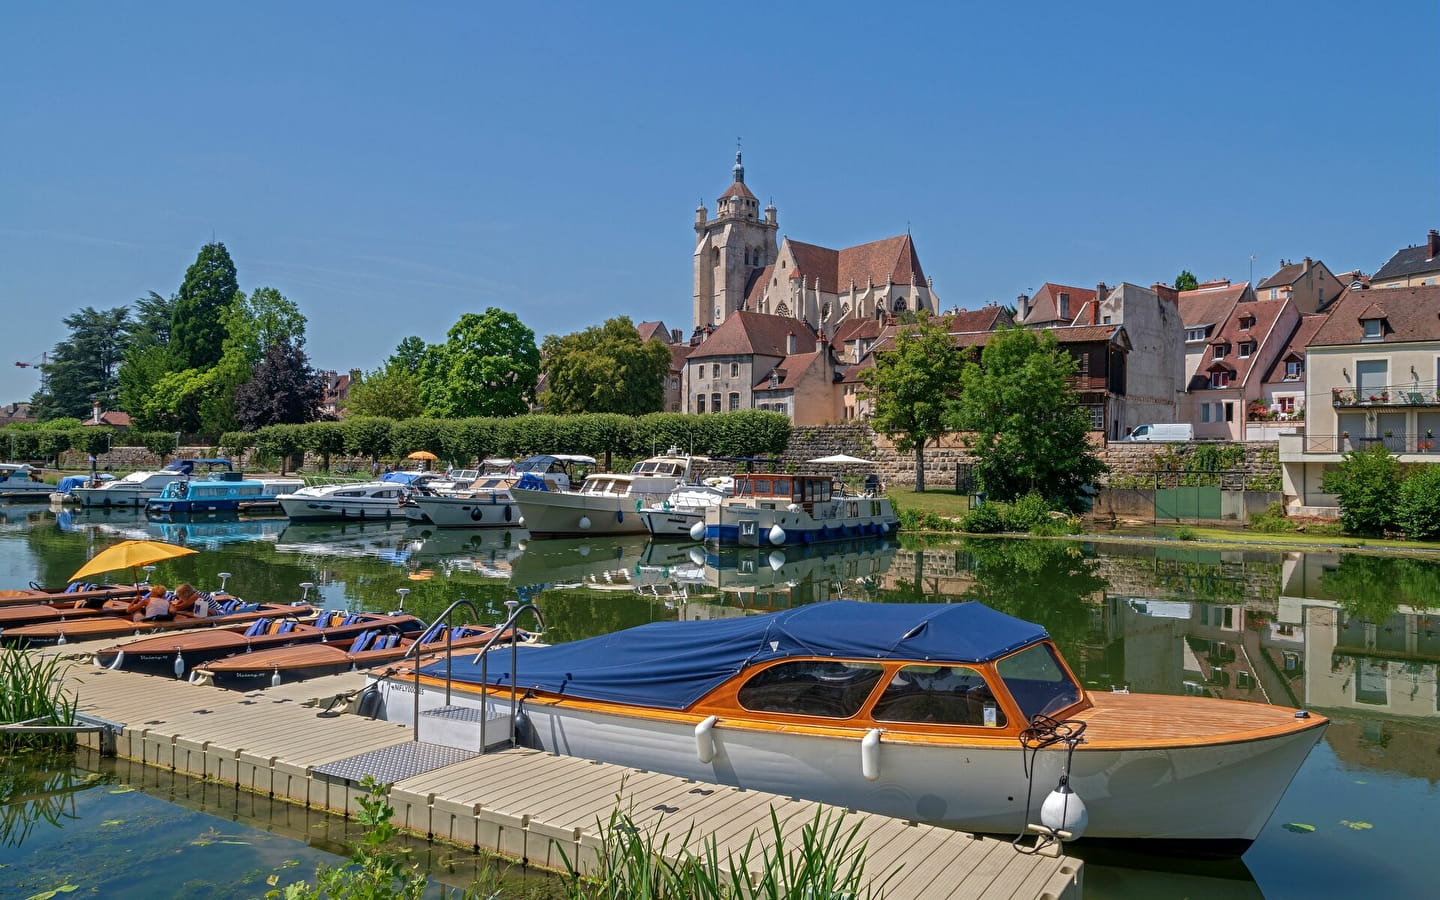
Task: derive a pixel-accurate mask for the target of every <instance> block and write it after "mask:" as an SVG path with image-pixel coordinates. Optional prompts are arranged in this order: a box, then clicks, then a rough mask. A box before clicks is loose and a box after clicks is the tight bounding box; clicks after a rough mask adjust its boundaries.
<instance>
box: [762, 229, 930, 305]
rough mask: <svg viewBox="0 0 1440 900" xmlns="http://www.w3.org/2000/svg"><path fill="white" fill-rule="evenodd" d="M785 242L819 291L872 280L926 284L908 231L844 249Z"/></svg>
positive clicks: (799, 269)
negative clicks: (816, 284)
mask: <svg viewBox="0 0 1440 900" xmlns="http://www.w3.org/2000/svg"><path fill="white" fill-rule="evenodd" d="M786 243H787V244H788V245H789V246H790V252H791V255H792V256H794V258H795V268H796V270H797V271H798V272H799V273H800V274H802V275H804V276H805V277H806V278H807V279H808V280H809V281H810V282H811V283H818V284H819V285H820V290H822V291H825V292H826V293H830V294H838V293H840V292H841V291H845V290H849V288H850V285H851V283H852V282H853V283H854V284H855V285H856V287H864V286H865V285H866V284H868V283H870V282H872V281H873V282H874V283H875V284H884V283H885V282H886V281H893V282H895V283H896V284H910V283H911V282H912V281H913V282H914V283H916V284H924V283H925V272H924V270H922V269H921V268H920V257H919V255H918V254H916V252H915V244H914V242H913V241H912V240H911V239H910V235H908V234H901V235H896V236H895V237H891V238H885V239H884V240H879V241H871V242H870V243H868V244H857V245H856V246H854V247H846V248H845V249H844V250H831V249H830V248H828V247H818V246H816V245H814V244H806V243H804V242H802V241H796V240H791V239H789V238H787V239H786Z"/></svg>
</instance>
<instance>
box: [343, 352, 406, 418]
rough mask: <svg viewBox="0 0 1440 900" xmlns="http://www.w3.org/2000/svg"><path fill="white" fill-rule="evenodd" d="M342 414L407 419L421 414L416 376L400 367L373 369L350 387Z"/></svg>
mask: <svg viewBox="0 0 1440 900" xmlns="http://www.w3.org/2000/svg"><path fill="white" fill-rule="evenodd" d="M345 411H346V413H348V414H349V415H352V416H384V417H386V418H389V419H410V418H414V417H415V416H418V415H421V414H422V413H424V412H425V398H424V396H423V395H422V394H421V392H420V376H419V375H417V374H415V373H414V372H411V371H409V370H407V369H405V368H404V366H402V365H388V366H386V367H385V368H383V369H376V370H375V371H374V372H371V373H369V374H367V375H364V376H363V377H361V379H360V380H359V381H356V382H352V383H351V385H350V397H349V399H347V400H346V401H345Z"/></svg>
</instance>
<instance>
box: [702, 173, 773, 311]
mask: <svg viewBox="0 0 1440 900" xmlns="http://www.w3.org/2000/svg"><path fill="white" fill-rule="evenodd" d="M733 174H734V182H733V183H732V184H731V185H730V187H729V188H727V189H726V190H725V193H723V194H721V195H720V197H719V199H717V200H716V201H715V218H713V219H711V218H709V212H708V210H706V209H705V204H704V203H703V202H702V203H701V204H700V205H699V206H698V207H696V209H695V293H694V303H695V328H696V329H697V330H698V329H700V328H704V327H705V326H707V325H708V326H711V327H714V326H717V325H719V324H720V323H721V322H723V321H725V319H726V318H727V317H729V315H730V314H731V313H733V312H735V311H736V310H737V309H740V308H741V306H742V305H743V304H744V302H745V292H746V290H747V289H748V288H749V286H750V282H751V280H752V279H753V278H754V277H755V274H756V273H757V272H759V271H760V270H761V269H763V268H764V267H765V266H768V265H771V264H772V263H774V262H775V256H776V253H777V252H778V251H779V245H778V242H777V237H778V235H779V231H780V223H779V221H778V219H777V216H776V211H775V207H774V205H770V206H767V207H765V210H764V213H763V218H762V214H761V211H760V201H758V200H756V199H755V195H754V194H752V193H751V192H750V188H748V187H746V186H745V166H744V164H743V163H742V162H741V157H740V151H739V150H738V149H737V150H736V151H735V168H734V169H733Z"/></svg>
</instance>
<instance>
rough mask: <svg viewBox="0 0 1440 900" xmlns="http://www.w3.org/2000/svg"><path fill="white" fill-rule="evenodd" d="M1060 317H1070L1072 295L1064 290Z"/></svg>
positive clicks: (1061, 293) (1061, 296)
mask: <svg viewBox="0 0 1440 900" xmlns="http://www.w3.org/2000/svg"><path fill="white" fill-rule="evenodd" d="M1060 318H1062V319H1068V318H1070V295H1069V294H1068V293H1066V292H1064V291H1061V292H1060Z"/></svg>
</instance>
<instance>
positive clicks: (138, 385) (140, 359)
mask: <svg viewBox="0 0 1440 900" xmlns="http://www.w3.org/2000/svg"><path fill="white" fill-rule="evenodd" d="M175 299H176V298H175V297H173V296H172V297H170V298H169V299H168V300H167V299H166V298H164V297H162V296H160V295H159V294H157V293H155V292H154V291H150V292H149V293H148V294H147V295H146V296H144V297H141V298H140V299H138V300H136V301H135V310H134V314H133V316H132V319H133V322H134V324H133V325H132V326H131V328H130V335H129V341H128V343H127V345H126V347H125V354H124V358H123V360H122V361H121V363H120V371H119V374H118V378H117V380H118V382H119V386H118V399H117V405H118V406H119V408H120V409H123V410H125V411H126V412H128V413H129V414H130V416H131V418H132V419H136V422H135V424H136V425H137V426H139V427H142V428H143V427H146V426H145V425H144V424H143V422H142V420H143V419H144V413H143V412H142V410H143V409H144V407H145V403H146V401H147V400H148V399H149V397H150V395H151V394H152V393H153V392H154V390H155V385H156V384H157V383H159V381H160V379H161V378H163V377H164V376H165V375H166V373H168V372H170V370H171V363H172V360H171V359H170V324H171V321H172V320H173V319H174V316H175ZM137 417H138V418H137Z"/></svg>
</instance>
